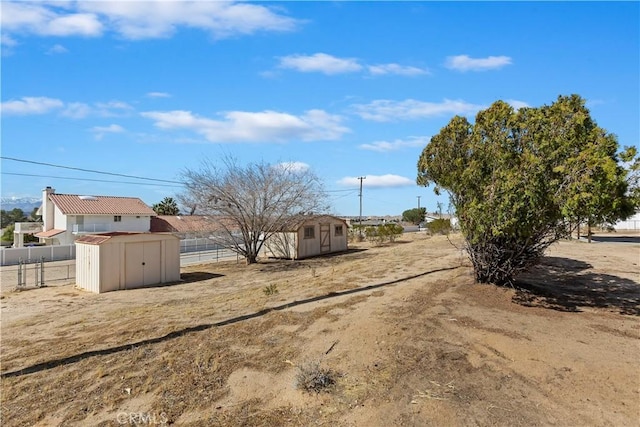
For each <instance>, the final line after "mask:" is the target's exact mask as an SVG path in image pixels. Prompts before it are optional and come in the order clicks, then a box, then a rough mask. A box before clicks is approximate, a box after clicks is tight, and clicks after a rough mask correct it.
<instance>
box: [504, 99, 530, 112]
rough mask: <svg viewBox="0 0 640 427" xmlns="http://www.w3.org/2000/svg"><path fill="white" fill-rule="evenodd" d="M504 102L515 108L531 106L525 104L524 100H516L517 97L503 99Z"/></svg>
mask: <svg viewBox="0 0 640 427" xmlns="http://www.w3.org/2000/svg"><path fill="white" fill-rule="evenodd" d="M505 102H506V103H508V104H509V105H511V106H512V107H513V108H514V109H516V110H519V109H521V108H528V107H531V105H529V104H527V103H526V102H524V101H518V100H517V99H507V100H505Z"/></svg>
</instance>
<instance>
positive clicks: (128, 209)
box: [34, 187, 156, 245]
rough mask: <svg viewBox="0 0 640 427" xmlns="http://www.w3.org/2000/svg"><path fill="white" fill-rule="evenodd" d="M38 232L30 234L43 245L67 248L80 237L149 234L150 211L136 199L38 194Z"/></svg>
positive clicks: (50, 192)
mask: <svg viewBox="0 0 640 427" xmlns="http://www.w3.org/2000/svg"><path fill="white" fill-rule="evenodd" d="M38 215H42V224H43V225H42V231H41V232H39V233H35V234H34V235H35V236H36V237H38V238H40V241H41V242H43V243H46V244H47V245H69V244H72V243H74V241H75V240H76V239H77V238H78V237H80V236H83V235H87V234H97V233H105V232H149V231H150V229H151V218H152V217H155V216H156V213H155V211H154V210H153V209H151V208H150V207H149V206H147V205H146V204H145V203H144V202H143V201H142V200H140V199H139V198H137V197H117V196H86V195H76V194H57V193H56V192H55V189H53V188H51V187H47V188H45V189H44V190H43V191H42V206H41V207H40V209H39V210H38Z"/></svg>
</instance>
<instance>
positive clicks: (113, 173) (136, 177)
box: [0, 156, 184, 185]
mask: <svg viewBox="0 0 640 427" xmlns="http://www.w3.org/2000/svg"><path fill="white" fill-rule="evenodd" d="M0 159H3V160H12V161H14V162H22V163H30V164H33V165H41V166H50V167H53V168H61V169H71V170H76V171H81V172H90V173H98V174H103V175H111V176H121V177H124V178H134V179H144V180H147V181H156V182H168V183H171V184H181V185H183V184H184V183H183V182H180V181H170V180H166V179H156V178H146V177H143V176H135V175H125V174H121V173H115V172H104V171H98V170H95V169H83V168H76V167H73V166H62V165H54V164H52V163H44V162H36V161H33V160H24V159H16V158H14V157H4V156H0Z"/></svg>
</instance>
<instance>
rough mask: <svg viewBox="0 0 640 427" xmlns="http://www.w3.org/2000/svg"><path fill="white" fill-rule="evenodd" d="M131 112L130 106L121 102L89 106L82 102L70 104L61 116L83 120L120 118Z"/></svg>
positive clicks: (97, 103) (99, 103)
mask: <svg viewBox="0 0 640 427" xmlns="http://www.w3.org/2000/svg"><path fill="white" fill-rule="evenodd" d="M132 110H133V107H132V106H131V105H129V104H127V103H126V102H122V101H109V102H96V103H94V104H91V105H90V104H85V103H83V102H70V103H68V104H67V105H66V106H65V109H64V110H63V111H62V113H61V114H62V115H63V116H65V117H69V118H72V119H83V118H85V117H87V116H99V117H121V116H124V115H128V114H129V113H130V112H131V111H132Z"/></svg>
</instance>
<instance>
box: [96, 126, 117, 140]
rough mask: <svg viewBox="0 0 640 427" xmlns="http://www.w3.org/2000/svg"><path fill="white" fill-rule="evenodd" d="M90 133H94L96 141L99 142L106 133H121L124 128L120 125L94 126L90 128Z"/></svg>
mask: <svg viewBox="0 0 640 427" xmlns="http://www.w3.org/2000/svg"><path fill="white" fill-rule="evenodd" d="M91 132H93V133H94V136H95V138H96V139H97V140H100V139H102V138H103V137H104V135H105V134H107V133H122V132H124V128H123V127H122V126H120V125H116V124H110V125H109V126H94V127H92V128H91Z"/></svg>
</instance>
